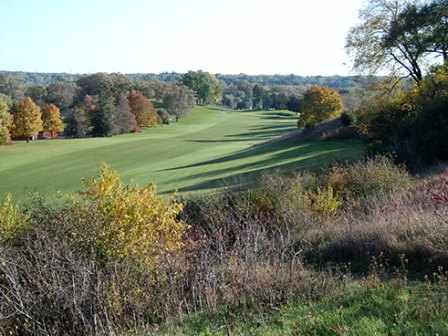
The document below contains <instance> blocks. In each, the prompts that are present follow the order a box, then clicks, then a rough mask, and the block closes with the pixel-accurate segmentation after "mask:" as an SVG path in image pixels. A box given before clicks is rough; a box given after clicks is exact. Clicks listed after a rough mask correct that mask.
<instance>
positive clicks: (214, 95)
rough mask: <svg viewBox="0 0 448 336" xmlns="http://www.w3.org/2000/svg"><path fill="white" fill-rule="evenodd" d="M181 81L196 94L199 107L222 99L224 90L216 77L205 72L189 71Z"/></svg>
mask: <svg viewBox="0 0 448 336" xmlns="http://www.w3.org/2000/svg"><path fill="white" fill-rule="evenodd" d="M180 81H181V82H182V84H184V85H186V86H188V87H189V88H190V89H192V90H193V91H194V92H196V95H197V98H198V105H208V104H214V103H216V102H218V101H219V100H220V99H221V96H222V90H221V87H220V85H219V82H218V80H217V79H216V77H215V76H214V75H212V74H210V73H208V72H204V71H201V70H199V71H188V72H187V73H186V74H184V75H183V76H182V77H181V79H180Z"/></svg>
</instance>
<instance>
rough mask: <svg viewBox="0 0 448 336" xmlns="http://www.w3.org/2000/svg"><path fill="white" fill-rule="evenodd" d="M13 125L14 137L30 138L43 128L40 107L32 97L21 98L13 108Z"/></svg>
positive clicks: (27, 139) (12, 132) (27, 140)
mask: <svg viewBox="0 0 448 336" xmlns="http://www.w3.org/2000/svg"><path fill="white" fill-rule="evenodd" d="M12 115H13V125H12V127H11V135H12V136H14V137H21V136H24V137H26V142H29V138H30V137H33V136H36V135H37V134H38V133H39V132H40V131H41V130H42V119H41V116H42V114H41V111H40V107H39V106H37V105H36V104H35V103H34V102H33V100H32V99H31V98H30V97H26V98H25V99H23V100H21V101H20V102H19V103H18V104H17V105H16V106H15V107H14V108H13V110H12Z"/></svg>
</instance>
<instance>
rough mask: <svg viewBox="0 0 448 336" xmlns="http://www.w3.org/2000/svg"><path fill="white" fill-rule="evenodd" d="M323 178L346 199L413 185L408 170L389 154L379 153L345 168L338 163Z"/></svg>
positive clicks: (365, 196)
mask: <svg viewBox="0 0 448 336" xmlns="http://www.w3.org/2000/svg"><path fill="white" fill-rule="evenodd" d="M323 179H324V180H326V182H327V183H328V184H329V185H330V186H332V187H333V188H334V189H335V190H336V191H337V192H338V193H340V194H341V195H342V196H343V197H344V198H345V199H348V198H349V199H352V200H353V199H358V198H367V197H371V196H374V195H377V194H390V193H391V192H392V191H396V190H406V189H408V188H409V187H410V185H411V178H410V176H409V173H408V172H407V171H406V169H405V168H404V167H403V166H397V165H396V164H395V163H394V162H393V160H392V158H391V157H390V156H387V155H377V156H375V157H373V158H368V159H366V160H365V161H360V162H357V163H353V164H349V165H347V166H346V167H343V166H340V165H335V166H333V167H332V168H330V170H329V171H328V172H327V173H326V174H325V175H324V177H323Z"/></svg>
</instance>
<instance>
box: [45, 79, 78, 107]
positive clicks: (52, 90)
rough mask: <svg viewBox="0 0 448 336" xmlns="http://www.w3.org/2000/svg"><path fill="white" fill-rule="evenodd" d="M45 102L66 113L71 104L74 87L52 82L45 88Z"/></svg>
mask: <svg viewBox="0 0 448 336" xmlns="http://www.w3.org/2000/svg"><path fill="white" fill-rule="evenodd" d="M46 91H47V92H46V97H45V102H46V103H48V104H55V105H56V106H58V107H59V108H60V109H61V111H62V112H64V111H66V110H67V109H68V108H70V106H71V105H72V103H73V98H74V96H75V93H76V85H75V84H74V83H67V82H60V81H58V82H53V83H51V84H50V85H48V86H47V88H46Z"/></svg>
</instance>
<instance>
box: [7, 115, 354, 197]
mask: <svg viewBox="0 0 448 336" xmlns="http://www.w3.org/2000/svg"><path fill="white" fill-rule="evenodd" d="M295 129H296V120H295V116H294V114H291V113H288V112H285V111H282V112H278V111H261V112H229V111H221V110H218V109H209V108H205V107H196V108H195V109H194V110H193V111H192V112H191V113H190V114H189V115H188V116H187V117H185V118H183V119H181V120H180V122H179V123H178V124H176V123H174V124H172V125H170V126H168V127H166V126H165V127H157V128H151V129H145V130H144V131H143V132H142V133H140V134H126V135H121V136H115V137H112V138H88V139H65V140H62V139H59V140H56V139H55V140H41V141H35V142H32V143H30V144H26V143H24V142H15V143H14V144H13V145H10V146H1V147H0V181H1V182H0V197H3V196H4V195H5V194H6V193H8V192H11V193H12V194H13V198H14V200H23V199H24V198H25V197H26V195H27V194H28V193H30V192H34V191H38V192H40V193H43V194H45V195H47V196H49V197H50V198H56V197H57V192H58V191H62V192H63V193H72V192H74V191H75V190H77V189H79V187H80V181H81V179H82V178H88V179H89V178H91V177H93V176H94V175H95V174H96V173H97V171H98V167H99V166H100V164H101V162H107V163H109V164H110V165H111V167H112V168H113V169H116V170H117V171H118V172H119V173H120V174H121V176H122V177H123V179H124V180H129V179H133V180H135V181H136V182H137V183H139V184H142V185H146V184H148V183H150V182H156V183H157V185H158V188H159V192H162V193H166V192H170V191H172V190H175V189H178V190H180V191H181V192H189V191H196V190H205V189H210V188H216V187H219V186H221V184H222V183H223V181H224V180H226V183H227V185H228V184H229V182H228V180H232V181H233V182H230V183H231V184H232V183H233V184H237V183H239V181H241V180H243V179H241V177H244V180H251V179H254V178H256V177H257V176H258V175H259V174H260V173H261V172H262V171H264V170H266V169H273V168H278V167H281V168H282V169H290V168H296V167H306V168H311V169H316V168H317V167H320V166H322V165H323V164H325V163H327V162H328V161H330V160H333V159H342V158H350V157H357V156H359V155H360V153H361V151H362V145H361V144H360V143H359V142H353V141H340V142H336V141H328V142H302V143H297V142H281V143H275V144H269V145H265V146H256V147H253V145H254V144H256V143H258V142H262V141H266V140H269V139H271V138H274V137H277V136H281V135H283V134H285V133H287V132H290V131H292V130H295Z"/></svg>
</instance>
